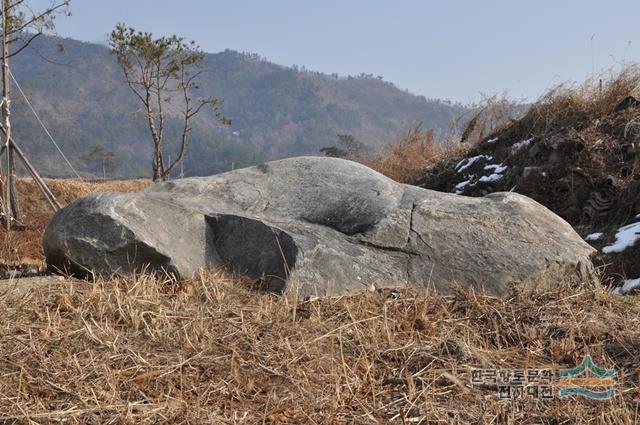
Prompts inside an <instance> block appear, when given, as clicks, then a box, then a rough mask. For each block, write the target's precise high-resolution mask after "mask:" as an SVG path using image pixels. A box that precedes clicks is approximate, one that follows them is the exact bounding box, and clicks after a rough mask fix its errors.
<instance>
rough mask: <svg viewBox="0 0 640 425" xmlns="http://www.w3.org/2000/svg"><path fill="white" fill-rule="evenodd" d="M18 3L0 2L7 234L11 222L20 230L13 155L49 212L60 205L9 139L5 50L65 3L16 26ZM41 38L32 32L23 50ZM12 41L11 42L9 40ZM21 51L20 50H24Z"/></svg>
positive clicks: (1, 204) (2, 191)
mask: <svg viewBox="0 0 640 425" xmlns="http://www.w3.org/2000/svg"><path fill="white" fill-rule="evenodd" d="M20 3H22V1H18V2H14V0H2V101H1V103H0V104H1V108H0V109H1V112H2V125H1V126H0V133H2V135H4V136H5V138H4V144H3V147H2V149H3V150H4V151H5V154H6V164H7V168H6V177H5V178H4V187H3V179H2V177H3V176H2V164H1V162H2V161H1V159H2V158H0V199H1V201H0V213H2V214H3V215H4V224H5V228H6V229H7V231H9V230H11V227H12V220H13V221H15V223H16V225H17V227H20V223H19V219H20V208H19V204H18V196H17V195H18V194H17V191H16V165H15V157H14V155H15V154H17V155H18V157H19V158H20V159H21V160H22V162H23V164H24V166H25V168H26V169H27V171H28V172H29V174H31V176H32V177H33V179H34V181H35V182H36V185H37V186H38V189H40V191H41V192H42V194H43V195H44V197H45V199H46V200H47V202H48V203H49V205H51V208H52V209H53V210H54V211H56V210H58V209H59V208H60V204H59V203H58V201H57V200H56V198H55V196H54V195H53V193H51V191H50V190H49V188H48V187H47V185H46V184H45V182H44V180H42V178H41V177H40V175H39V174H38V172H37V171H36V169H35V168H34V167H33V166H32V165H31V163H30V162H29V160H28V159H27V157H26V156H25V155H24V153H23V152H22V150H21V149H20V148H19V147H18V145H17V144H16V142H15V140H13V137H12V136H11V99H10V90H11V86H10V78H11V71H10V69H9V58H10V57H11V54H10V50H9V44H10V43H11V42H12V41H16V39H15V34H16V33H23V32H25V28H28V27H29V25H31V24H33V23H34V22H39V20H40V19H42V18H43V17H44V16H46V15H47V14H50V13H53V12H54V11H55V10H56V9H58V8H59V7H62V6H63V5H66V4H67V3H68V1H66V0H65V1H64V2H63V3H60V4H58V5H57V6H52V7H51V8H49V9H48V10H47V11H46V12H45V13H42V14H41V15H39V16H34V17H31V18H29V19H28V20H27V23H26V24H25V23H18V24H16V23H15V22H14V15H13V12H14V11H13V9H15V7H17V5H19V4H20ZM41 34H42V30H41V29H40V30H39V31H37V32H36V34H35V35H32V36H31V38H30V39H28V40H27V41H26V42H25V46H28V45H29V44H30V43H31V41H33V40H34V39H35V38H36V37H37V36H38V35H41ZM12 37H14V38H13V39H12ZM22 48H24V46H23V47H22ZM20 50H21V49H18V51H20ZM14 54H15V53H14ZM2 198H3V199H2Z"/></svg>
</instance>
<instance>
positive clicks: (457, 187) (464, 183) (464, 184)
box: [456, 176, 475, 190]
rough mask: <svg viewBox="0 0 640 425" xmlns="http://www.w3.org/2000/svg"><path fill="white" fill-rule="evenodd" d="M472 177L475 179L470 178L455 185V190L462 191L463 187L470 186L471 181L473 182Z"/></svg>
mask: <svg viewBox="0 0 640 425" xmlns="http://www.w3.org/2000/svg"><path fill="white" fill-rule="evenodd" d="M474 177H475V176H471V177H469V180H465V181H463V182H460V183H458V184H457V185H456V189H457V190H462V189H464V188H465V187H467V186H469V185H470V184H471V180H473V178H474Z"/></svg>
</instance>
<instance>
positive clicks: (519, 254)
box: [43, 157, 594, 295]
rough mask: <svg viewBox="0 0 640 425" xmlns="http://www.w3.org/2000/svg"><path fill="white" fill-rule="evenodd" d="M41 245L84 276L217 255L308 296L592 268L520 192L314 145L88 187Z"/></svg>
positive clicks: (499, 288)
mask: <svg viewBox="0 0 640 425" xmlns="http://www.w3.org/2000/svg"><path fill="white" fill-rule="evenodd" d="M43 246H44V251H45V254H46V257H47V262H48V264H49V266H50V267H51V268H55V269H58V270H66V271H70V272H73V273H76V274H84V273H96V274H107V275H109V274H114V273H130V272H133V271H139V270H141V269H144V268H146V269H148V270H154V271H158V272H163V273H169V274H172V275H174V276H176V277H177V278H189V277H191V276H192V275H193V274H194V273H196V271H197V270H198V269H200V268H202V267H208V266H222V267H226V268H227V269H229V270H231V271H234V272H237V273H241V274H245V275H247V276H249V277H251V278H254V279H256V280H259V281H260V282H261V283H262V284H263V287H264V288H265V289H267V290H270V291H276V292H282V291H284V290H297V291H299V293H300V294H301V295H328V294H342V293H345V292H348V291H357V290H362V289H364V288H366V287H368V286H369V285H370V284H372V283H375V284H377V285H380V286H400V285H404V284H405V283H409V284H411V285H413V286H415V287H416V288H418V289H422V290H431V289H435V290H437V291H439V292H442V293H447V292H450V291H451V290H452V289H453V288H454V287H456V286H458V285H459V286H462V287H467V288H475V289H476V290H484V291H486V292H488V293H491V294H495V295H505V294H507V293H508V292H509V288H510V286H511V285H513V284H519V285H553V284H556V283H558V282H560V281H562V280H567V279H573V278H576V277H581V278H584V274H585V273H590V270H591V261H590V256H591V255H592V253H593V252H594V250H593V248H591V247H590V246H589V245H588V244H587V243H585V242H584V241H583V240H582V239H581V238H580V236H578V234H576V233H575V232H574V231H573V229H572V228H571V226H570V225H569V224H568V223H566V222H565V221H564V220H562V219H561V218H559V217H558V216H556V215H555V214H553V213H552V212H551V211H549V210H548V209H546V208H545V207H543V206H542V205H540V204H538V203H536V202H535V201H533V200H531V199H529V198H527V197H525V196H521V195H517V194H514V193H494V194H491V195H488V196H486V197H483V198H469V197H464V196H458V195H453V194H447V193H440V192H434V191H430V190H426V189H420V188H417V187H413V186H408V185H403V184H399V183H396V182H394V181H392V180H390V179H388V178H386V177H384V176H383V175H381V174H379V173H377V172H375V171H373V170H371V169H369V168H367V167H365V166H363V165H360V164H357V163H355V162H351V161H346V160H342V159H335V158H316V157H300V158H292V159H285V160H281V161H274V162H269V163H265V164H262V165H259V166H256V167H251V168H245V169H241V170H236V171H232V172H228V173H225V174H219V175H215V176H211V177H199V178H188V179H183V180H175V181H170V182H165V183H159V184H156V185H154V186H152V187H151V188H149V189H147V190H144V191H142V192H137V193H96V194H92V195H89V196H87V197H84V198H82V199H79V200H77V201H75V202H74V203H72V204H70V205H68V206H67V207H65V208H63V209H62V210H60V211H59V212H58V213H57V214H56V215H55V217H54V218H53V220H52V222H51V223H50V225H49V227H48V228H47V230H46V232H45V235H44V240H43Z"/></svg>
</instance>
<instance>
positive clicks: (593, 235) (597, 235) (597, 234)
mask: <svg viewBox="0 0 640 425" xmlns="http://www.w3.org/2000/svg"><path fill="white" fill-rule="evenodd" d="M602 236H604V234H603V233H601V232H595V233H590V234H588V235H587V236H585V238H584V240H585V241H599V240H600V239H602Z"/></svg>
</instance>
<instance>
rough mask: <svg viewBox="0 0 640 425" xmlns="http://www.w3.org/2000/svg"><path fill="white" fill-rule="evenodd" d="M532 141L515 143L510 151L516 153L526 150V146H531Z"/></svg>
mask: <svg viewBox="0 0 640 425" xmlns="http://www.w3.org/2000/svg"><path fill="white" fill-rule="evenodd" d="M532 141H533V139H526V140H521V141H519V142H517V143H514V144H513V145H511V151H512V152H517V151H519V150H520V149H522V148H526V147H527V146H529V145H530V144H531V142H532Z"/></svg>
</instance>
